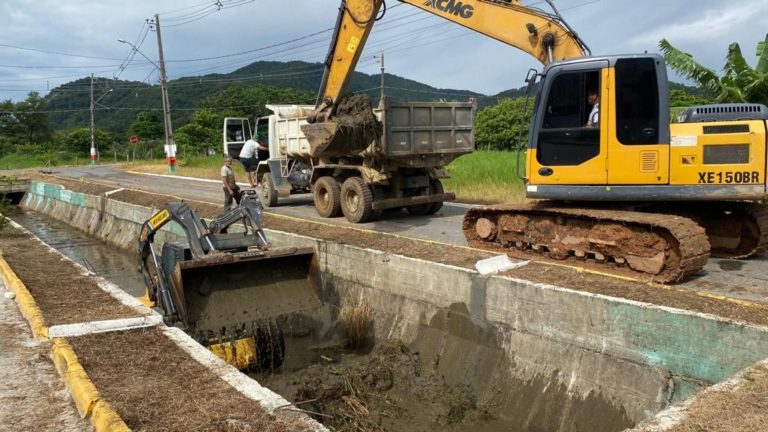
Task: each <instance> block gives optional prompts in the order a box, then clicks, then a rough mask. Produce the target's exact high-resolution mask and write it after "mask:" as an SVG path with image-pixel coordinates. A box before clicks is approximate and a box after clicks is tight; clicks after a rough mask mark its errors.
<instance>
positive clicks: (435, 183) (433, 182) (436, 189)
mask: <svg viewBox="0 0 768 432" xmlns="http://www.w3.org/2000/svg"><path fill="white" fill-rule="evenodd" d="M429 193H430V194H436V193H443V184H442V183H441V182H440V180H438V179H432V178H431V179H429ZM441 208H443V203H442V202H436V203H427V204H416V205H410V206H408V207H406V208H405V210H406V211H408V213H409V214H412V215H414V216H426V215H433V214H435V213H437V211H438V210H440V209H441Z"/></svg>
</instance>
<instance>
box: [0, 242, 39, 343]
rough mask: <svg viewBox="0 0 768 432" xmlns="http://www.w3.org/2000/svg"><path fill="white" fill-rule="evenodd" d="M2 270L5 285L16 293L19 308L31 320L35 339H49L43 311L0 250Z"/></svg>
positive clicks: (30, 325) (0, 268)
mask: <svg viewBox="0 0 768 432" xmlns="http://www.w3.org/2000/svg"><path fill="white" fill-rule="evenodd" d="M0 272H2V276H3V281H4V282H5V286H7V287H8V288H10V289H11V290H12V291H13V293H14V294H15V295H16V303H17V304H18V305H19V309H21V314H22V315H24V318H26V319H27V321H28V322H29V327H30V328H31V329H32V334H33V335H34V337H35V339H37V340H48V326H46V325H45V320H44V319H43V313H42V311H40V308H39V307H38V306H37V303H35V299H34V297H32V294H31V293H30V292H29V290H28V289H27V287H26V286H25V285H24V282H22V281H21V279H19V277H18V276H17V275H16V273H14V271H13V270H12V269H11V266H10V265H9V264H8V262H7V261H6V260H5V258H3V255H2V252H0Z"/></svg>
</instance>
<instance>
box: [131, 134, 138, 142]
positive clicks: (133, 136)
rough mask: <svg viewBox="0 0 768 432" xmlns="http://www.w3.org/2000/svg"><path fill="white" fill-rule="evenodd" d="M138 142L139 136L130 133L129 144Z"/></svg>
mask: <svg viewBox="0 0 768 432" xmlns="http://www.w3.org/2000/svg"><path fill="white" fill-rule="evenodd" d="M138 143H139V137H137V136H136V135H131V144H138Z"/></svg>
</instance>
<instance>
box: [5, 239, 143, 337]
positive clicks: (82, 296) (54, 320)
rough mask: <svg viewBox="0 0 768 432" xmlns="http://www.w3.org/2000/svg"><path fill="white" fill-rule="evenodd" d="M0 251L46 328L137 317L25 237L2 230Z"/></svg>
mask: <svg viewBox="0 0 768 432" xmlns="http://www.w3.org/2000/svg"><path fill="white" fill-rule="evenodd" d="M0 250H2V254H3V257H4V258H5V260H6V261H7V262H8V264H9V265H10V266H11V268H12V269H13V271H14V272H15V273H16V275H17V276H18V277H19V279H21V281H22V282H24V285H26V287H27V289H28V290H29V292H30V293H31V294H32V297H34V298H35V302H36V303H37V305H38V307H39V308H40V310H41V311H42V313H43V319H44V320H45V323H46V324H47V325H48V326H52V325H59V324H73V323H81V322H88V321H98V320H110V319H119V318H133V317H138V316H141V315H140V314H139V313H138V312H136V311H134V310H133V309H131V308H129V307H128V306H125V305H123V304H122V303H120V302H119V301H118V300H117V299H115V298H114V297H112V296H111V295H109V294H108V293H107V292H105V291H104V290H102V289H101V288H99V286H98V284H97V281H96V278H95V277H93V276H84V275H82V274H81V273H82V272H83V270H82V269H80V268H79V267H77V266H75V264H74V263H72V262H71V261H69V260H66V259H65V258H64V257H62V256H61V255H59V254H58V253H56V252H53V251H51V250H50V249H48V248H47V247H46V246H45V245H43V244H41V243H40V242H39V241H38V240H36V239H35V238H34V237H32V236H31V235H29V234H26V233H24V232H22V231H20V230H18V229H16V228H13V227H11V226H7V227H5V229H3V232H2V234H1V235H0Z"/></svg>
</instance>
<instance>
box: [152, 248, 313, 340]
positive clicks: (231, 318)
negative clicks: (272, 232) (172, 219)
mask: <svg viewBox="0 0 768 432" xmlns="http://www.w3.org/2000/svg"><path fill="white" fill-rule="evenodd" d="M165 254H167V252H165V253H164V255H165ZM170 285H171V290H172V295H173V297H174V303H175V304H176V308H177V313H178V315H179V319H180V320H181V321H182V322H183V323H184V324H185V325H186V327H187V331H188V332H189V333H190V334H192V335H193V336H196V337H197V338H198V340H226V339H227V338H230V339H232V338H234V339H236V338H237V337H239V336H244V335H254V334H257V333H258V328H259V326H261V325H263V324H264V323H269V322H271V321H273V320H274V319H276V318H277V317H279V316H281V315H285V314H291V313H295V312H301V311H311V310H313V309H315V308H317V307H319V306H320V305H321V304H322V302H321V300H320V288H321V284H320V272H319V268H318V264H317V259H316V256H315V253H314V249H312V248H285V249H275V250H267V251H255V252H239V253H229V254H213V255H210V256H206V257H204V258H199V259H190V260H178V261H177V263H176V265H175V266H174V269H173V272H172V273H171V284H170Z"/></svg>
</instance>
